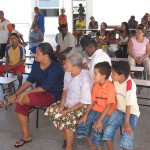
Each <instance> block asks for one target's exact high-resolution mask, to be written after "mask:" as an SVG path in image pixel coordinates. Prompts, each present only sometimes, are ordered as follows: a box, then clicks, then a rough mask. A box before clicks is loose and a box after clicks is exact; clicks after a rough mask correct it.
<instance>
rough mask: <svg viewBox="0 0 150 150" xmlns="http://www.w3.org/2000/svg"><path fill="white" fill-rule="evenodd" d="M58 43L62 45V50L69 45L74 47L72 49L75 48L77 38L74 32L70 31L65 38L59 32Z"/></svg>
mask: <svg viewBox="0 0 150 150" xmlns="http://www.w3.org/2000/svg"><path fill="white" fill-rule="evenodd" d="M58 45H60V51H64V50H65V49H67V48H68V47H72V50H71V51H73V50H74V47H75V38H74V36H73V34H72V33H70V32H68V33H67V35H65V37H64V39H63V38H62V34H61V33H59V34H58Z"/></svg>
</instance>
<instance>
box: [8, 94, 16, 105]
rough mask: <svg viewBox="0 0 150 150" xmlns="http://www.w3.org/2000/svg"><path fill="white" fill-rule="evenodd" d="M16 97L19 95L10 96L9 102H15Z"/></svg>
mask: <svg viewBox="0 0 150 150" xmlns="http://www.w3.org/2000/svg"><path fill="white" fill-rule="evenodd" d="M16 98H17V95H12V96H11V97H9V98H8V102H9V103H11V104H13V103H15V101H16Z"/></svg>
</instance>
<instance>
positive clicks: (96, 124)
mask: <svg viewBox="0 0 150 150" xmlns="http://www.w3.org/2000/svg"><path fill="white" fill-rule="evenodd" d="M93 128H95V130H98V131H99V132H102V130H103V125H102V122H101V121H99V120H97V121H96V122H95V124H94V126H93Z"/></svg>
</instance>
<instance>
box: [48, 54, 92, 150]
mask: <svg viewBox="0 0 150 150" xmlns="http://www.w3.org/2000/svg"><path fill="white" fill-rule="evenodd" d="M82 62H83V58H82V56H81V55H80V54H79V53H71V54H69V55H68V56H67V58H66V60H65V65H64V68H65V70H66V72H65V77H64V89H63V94H62V98H61V101H60V103H55V104H53V105H51V106H50V107H49V108H47V111H46V113H45V115H47V116H49V118H50V121H52V122H53V124H54V125H55V127H57V128H58V129H59V130H60V131H62V132H63V136H64V144H63V148H66V150H73V142H74V135H75V132H76V127H77V121H78V120H79V119H80V118H81V117H82V116H83V114H84V112H85V107H84V106H86V105H87V104H91V88H92V81H91V77H90V74H89V72H88V70H85V69H83V63H82ZM58 113H59V114H61V116H59V117H58V118H57V117H55V116H56V114H58Z"/></svg>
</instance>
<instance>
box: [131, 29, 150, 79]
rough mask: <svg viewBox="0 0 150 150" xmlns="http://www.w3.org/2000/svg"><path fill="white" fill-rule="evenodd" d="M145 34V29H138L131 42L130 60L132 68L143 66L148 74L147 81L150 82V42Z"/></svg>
mask: <svg viewBox="0 0 150 150" xmlns="http://www.w3.org/2000/svg"><path fill="white" fill-rule="evenodd" d="M144 34H145V30H144V27H143V26H138V27H137V29H136V36H134V37H132V38H131V39H130V41H129V45H128V54H129V57H128V60H129V64H130V66H136V64H138V65H141V64H143V65H144V68H145V70H146V73H147V79H148V80H150V60H149V56H150V42H149V39H148V38H147V37H145V36H144Z"/></svg>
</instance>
